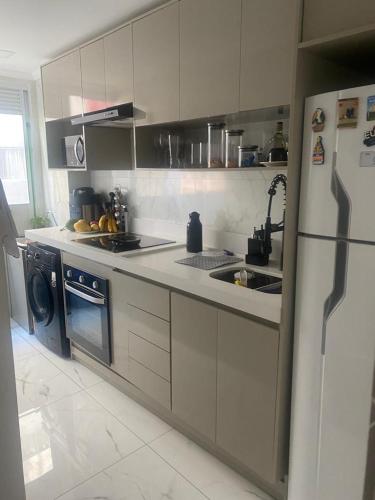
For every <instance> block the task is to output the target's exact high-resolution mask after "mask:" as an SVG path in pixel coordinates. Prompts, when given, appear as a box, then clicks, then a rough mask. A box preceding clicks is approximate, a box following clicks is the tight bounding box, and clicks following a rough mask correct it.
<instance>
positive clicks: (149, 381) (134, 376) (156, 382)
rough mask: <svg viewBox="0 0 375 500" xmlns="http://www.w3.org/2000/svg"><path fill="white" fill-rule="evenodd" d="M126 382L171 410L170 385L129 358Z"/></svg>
mask: <svg viewBox="0 0 375 500" xmlns="http://www.w3.org/2000/svg"><path fill="white" fill-rule="evenodd" d="M128 380H129V382H131V383H132V384H133V385H135V386H136V387H138V389H140V390H141V391H143V392H144V393H145V394H147V395H148V396H150V397H151V398H152V399H154V400H155V401H157V402H158V403H159V404H160V405H162V406H164V407H165V408H168V410H170V409H171V384H170V383H169V382H168V381H167V380H165V379H164V378H162V377H159V375H156V373H154V372H152V371H151V370H149V369H148V368H146V367H145V366H143V365H141V364H140V363H138V361H136V360H135V359H132V358H129V375H128Z"/></svg>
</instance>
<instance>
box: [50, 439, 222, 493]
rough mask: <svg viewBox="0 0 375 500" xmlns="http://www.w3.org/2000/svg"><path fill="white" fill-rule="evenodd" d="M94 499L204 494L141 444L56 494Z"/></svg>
mask: <svg viewBox="0 0 375 500" xmlns="http://www.w3.org/2000/svg"><path fill="white" fill-rule="evenodd" d="M94 499H98V500H99V499H100V500H163V499H165V500H204V499H205V497H204V496H203V495H202V494H201V493H200V492H199V491H198V490H197V489H196V488H195V487H194V486H192V485H191V484H190V483H189V482H188V481H186V479H184V478H183V477H182V476H181V475H180V474H179V473H178V472H176V471H175V470H174V469H173V468H172V467H170V466H169V465H168V464H166V463H165V462H164V460H162V459H161V458H160V457H159V456H158V455H157V454H156V453H154V452H153V451H152V450H150V448H148V447H145V448H142V449H141V450H138V451H136V452H135V453H133V454H132V455H130V456H129V457H127V458H125V459H124V460H121V462H119V463H117V464H116V465H114V466H112V467H110V468H109V469H106V470H105V471H103V472H102V473H100V474H98V475H97V476H95V477H94V478H92V479H90V480H89V481H87V482H86V483H84V484H83V485H81V486H79V487H78V488H75V489H74V490H72V491H70V492H69V493H67V494H65V495H63V496H62V497H60V498H59V500H94ZM227 500H229V498H228V499H227Z"/></svg>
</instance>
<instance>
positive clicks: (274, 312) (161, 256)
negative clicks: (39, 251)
mask: <svg viewBox="0 0 375 500" xmlns="http://www.w3.org/2000/svg"><path fill="white" fill-rule="evenodd" d="M25 236H26V238H28V239H30V240H32V241H38V242H39V243H44V244H46V245H51V246H53V247H56V248H59V249H60V250H63V251H65V252H69V253H71V254H74V255H78V256H80V257H85V258H87V259H89V260H93V261H95V262H99V263H101V264H104V265H107V266H110V267H113V268H116V269H121V270H123V271H125V272H128V273H131V274H134V275H138V276H140V277H143V278H147V279H149V280H152V281H156V282H158V283H160V284H162V285H165V286H168V287H172V288H175V289H178V290H181V291H184V292H187V293H191V294H193V295H196V296H197V297H202V298H204V299H206V300H210V301H213V302H217V303H218V304H222V305H225V306H227V307H231V308H233V309H236V310H238V311H241V312H244V313H247V314H251V315H253V316H256V317H259V318H262V319H265V320H268V321H271V322H273V323H280V312H281V295H280V294H266V293H262V292H257V291H255V290H251V289H248V288H243V287H240V286H235V285H233V284H231V283H225V282H223V281H220V280H217V279H214V278H211V277H210V273H212V272H215V271H219V270H222V269H225V268H231V267H237V266H241V265H245V266H246V267H247V268H249V269H254V270H258V271H260V272H262V273H264V274H271V275H273V276H280V277H281V276H282V273H281V271H279V270H278V269H277V268H276V267H275V266H272V265H269V266H266V267H257V266H250V265H247V264H245V263H244V262H239V263H237V264H231V265H228V266H225V267H224V266H223V267H221V268H217V269H213V270H211V271H204V270H201V269H196V268H194V267H190V266H186V265H182V264H177V263H176V262H175V261H176V260H178V259H183V258H185V257H189V256H191V255H192V254H189V253H187V252H186V248H185V245H184V244H182V243H174V244H170V245H163V246H161V247H153V248H148V249H147V248H146V249H143V250H135V251H131V252H123V253H112V252H108V251H107V250H101V249H98V248H94V247H89V246H83V245H82V244H80V243H78V242H76V241H73V240H76V239H81V238H87V237H88V235H87V234H78V233H72V232H70V231H67V230H61V227H53V228H46V229H32V230H28V231H26V232H25ZM160 237H163V236H162V235H161V236H160Z"/></svg>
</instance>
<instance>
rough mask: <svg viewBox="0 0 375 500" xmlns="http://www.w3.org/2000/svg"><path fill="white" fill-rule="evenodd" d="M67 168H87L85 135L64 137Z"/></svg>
mask: <svg viewBox="0 0 375 500" xmlns="http://www.w3.org/2000/svg"><path fill="white" fill-rule="evenodd" d="M64 146H65V159H66V167H68V168H84V167H85V166H86V154H85V143H84V138H83V135H81V134H80V135H68V136H67V137H64Z"/></svg>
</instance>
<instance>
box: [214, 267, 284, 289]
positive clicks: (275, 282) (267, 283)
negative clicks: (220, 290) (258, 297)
mask: <svg viewBox="0 0 375 500" xmlns="http://www.w3.org/2000/svg"><path fill="white" fill-rule="evenodd" d="M241 269H246V268H243V267H232V268H230V269H224V270H222V271H215V272H213V273H211V274H210V276H211V278H214V279H217V280H220V281H226V282H227V283H233V284H235V281H236V279H237V278H236V277H235V275H236V274H237V273H239V272H240V271H241ZM246 272H247V288H251V289H253V290H257V291H258V292H263V293H273V294H280V293H281V291H282V279H281V278H277V277H276V276H270V275H268V274H262V273H257V272H255V271H252V270H251V269H246Z"/></svg>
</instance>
